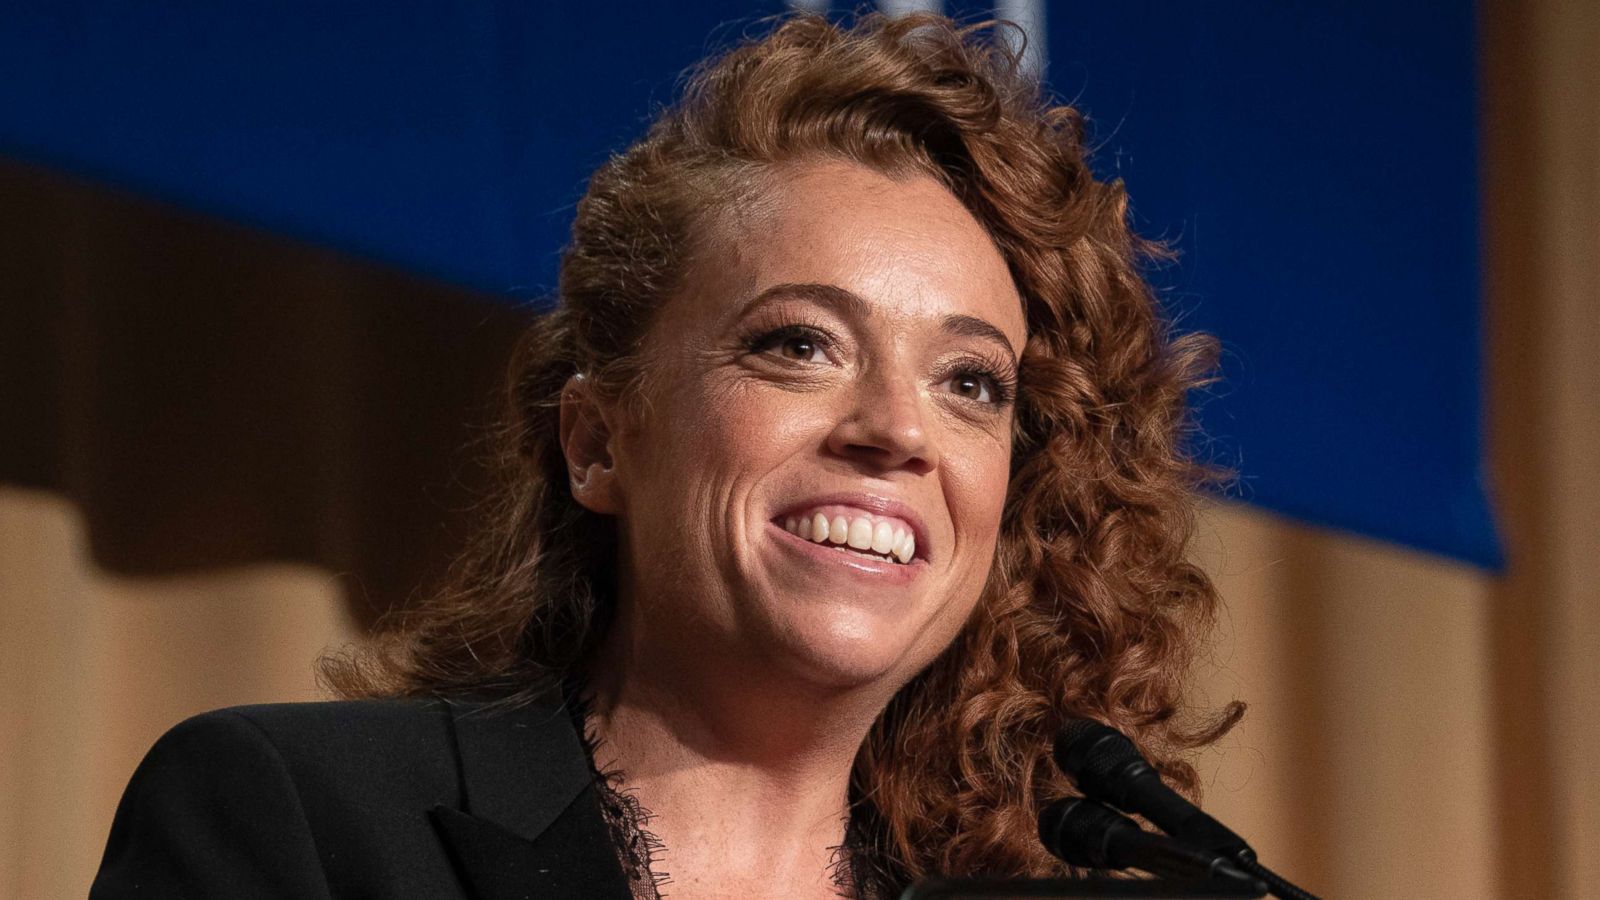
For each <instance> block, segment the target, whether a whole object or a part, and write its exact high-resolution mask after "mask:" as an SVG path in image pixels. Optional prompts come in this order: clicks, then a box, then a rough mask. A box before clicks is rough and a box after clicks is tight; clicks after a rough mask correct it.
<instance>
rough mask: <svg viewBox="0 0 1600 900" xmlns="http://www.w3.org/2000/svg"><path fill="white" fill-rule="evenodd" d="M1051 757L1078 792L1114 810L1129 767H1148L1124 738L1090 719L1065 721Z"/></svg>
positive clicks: (1118, 732) (1120, 733)
mask: <svg viewBox="0 0 1600 900" xmlns="http://www.w3.org/2000/svg"><path fill="white" fill-rule="evenodd" d="M1051 755H1052V756H1054V757H1055V761H1056V765H1057V766H1060V767H1061V771H1063V772H1065V773H1066V774H1067V775H1069V776H1071V777H1072V780H1073V781H1075V782H1077V784H1078V789H1079V790H1081V791H1083V792H1084V793H1085V794H1087V795H1089V796H1090V797H1093V798H1095V799H1097V800H1105V801H1107V802H1109V803H1111V804H1112V805H1115V806H1121V805H1122V804H1121V803H1120V802H1119V800H1120V798H1121V794H1122V785H1123V782H1124V778H1123V774H1124V773H1125V772H1126V771H1127V768H1128V766H1129V765H1130V764H1133V763H1143V764H1144V765H1145V766H1149V763H1146V762H1145V759H1144V757H1143V756H1142V755H1141V754H1140V753H1139V748H1138V747H1135V746H1134V744H1133V741H1131V740H1129V739H1128V738H1127V736H1126V735H1124V734H1123V733H1122V732H1120V731H1118V730H1116V729H1115V728H1112V727H1111V726H1109V725H1102V724H1101V723H1099V722H1095V721H1093V720H1091V719H1072V720H1070V721H1068V722H1067V724H1066V725H1065V726H1064V727H1062V729H1061V730H1060V731H1059V732H1057V733H1056V743H1055V747H1054V750H1053V753H1052V754H1051Z"/></svg>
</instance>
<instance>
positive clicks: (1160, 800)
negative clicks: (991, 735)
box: [1054, 719, 1255, 858]
mask: <svg viewBox="0 0 1600 900" xmlns="http://www.w3.org/2000/svg"><path fill="white" fill-rule="evenodd" d="M1054 755H1055V760H1056V765H1058V766H1060V767H1061V771H1063V772H1065V773H1067V774H1068V775H1070V776H1072V780H1073V781H1075V782H1077V784H1078V789H1079V790H1081V791H1083V793H1084V794H1085V795H1086V796H1088V797H1091V798H1093V799H1095V800H1100V801H1103V802H1105V803H1109V804H1111V805H1112V806H1115V807H1116V808H1118V809H1121V810H1124V811H1126V812H1130V813H1136V814H1138V815H1141V816H1144V817H1145V818H1146V819H1149V820H1150V821H1151V822H1153V823H1154V824H1155V826H1156V827H1157V828H1160V829H1161V830H1162V831H1165V832H1166V833H1167V834H1169V835H1171V836H1172V837H1174V838H1177V839H1178V840H1180V841H1182V842H1183V843H1185V844H1188V845H1189V846H1191V847H1195V848H1197V849H1200V850H1209V851H1213V852H1216V853H1220V854H1223V855H1225V856H1229V857H1233V858H1239V857H1240V855H1241V854H1249V856H1250V857H1251V858H1254V857H1255V851H1253V850H1251V849H1250V845H1249V844H1247V843H1245V841H1244V838H1242V837H1239V836H1238V835H1237V834H1234V833H1233V832H1232V831H1229V830H1228V829H1227V828H1226V827H1224V826H1223V824H1222V823H1221V822H1218V821H1217V820H1216V819H1213V818H1211V817H1210V816H1208V815H1206V814H1205V813H1203V812H1201V811H1200V809H1199V807H1196V806H1195V805H1194V804H1193V803H1190V802H1189V801H1188V800H1185V799H1184V798H1183V796H1182V795H1180V794H1179V793H1178V792H1177V791H1174V790H1173V789H1172V788H1169V787H1167V785H1166V783H1165V782H1163V781H1162V780H1161V775H1160V774H1159V773H1157V772H1156V770H1155V767H1154V766H1152V765H1150V763H1149V762H1148V761H1146V760H1145V758H1144V757H1143V756H1142V755H1140V753H1139V748H1137V747H1135V746H1134V745H1133V741H1131V740H1129V739H1128V738H1127V737H1126V736H1125V735H1123V734H1122V732H1120V731H1117V730H1116V729H1114V728H1111V727H1109V726H1106V725H1102V724H1100V723H1099V722H1095V721H1091V720H1089V719H1073V720H1071V721H1069V722H1068V723H1067V724H1066V727H1064V728H1062V729H1061V731H1060V732H1059V733H1058V734H1057V735H1056V744H1055V753H1054Z"/></svg>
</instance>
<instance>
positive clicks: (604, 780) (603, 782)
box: [566, 685, 672, 900]
mask: <svg viewBox="0 0 1600 900" xmlns="http://www.w3.org/2000/svg"><path fill="white" fill-rule="evenodd" d="M572 688H573V689H571V690H568V691H567V692H566V700H567V709H568V711H569V712H570V713H571V715H572V723H573V725H574V726H575V727H576V728H577V730H578V740H579V741H580V742H581V743H582V744H583V753H584V755H585V756H586V757H588V759H589V772H590V774H591V775H593V776H594V787H595V795H596V797H597V798H598V799H599V801H600V815H601V817H602V818H604V819H605V820H606V829H607V830H608V831H610V832H611V844H612V847H613V848H614V849H615V850H616V852H617V862H618V863H620V864H621V865H622V874H623V877H624V878H626V879H627V882H628V891H629V892H630V893H631V894H632V895H633V900H662V896H663V895H662V893H661V888H662V886H663V885H666V884H669V883H671V881H672V876H671V875H670V874H669V873H667V872H656V871H655V869H654V868H653V864H654V863H655V861H656V859H657V857H659V856H660V855H661V854H662V853H663V852H665V851H666V846H665V845H664V844H662V843H661V839H660V838H658V837H656V836H655V835H654V834H652V833H651V832H650V830H649V829H648V828H646V827H645V826H647V825H648V824H649V823H650V820H651V819H654V818H655V814H654V813H652V812H650V810H648V809H645V807H644V804H642V803H640V802H639V797H638V796H637V795H636V794H635V793H634V792H633V791H632V790H631V789H629V788H628V787H627V786H626V783H625V778H624V777H623V773H622V770H620V769H611V770H601V768H600V766H599V763H598V762H596V760H598V759H599V753H598V751H599V749H600V747H601V746H602V744H603V743H604V742H603V741H602V740H601V739H600V737H599V736H598V735H596V734H595V723H594V716H593V715H591V714H590V709H589V697H588V696H587V695H586V694H585V693H583V692H582V690H581V688H580V687H579V686H577V685H573V686H572Z"/></svg>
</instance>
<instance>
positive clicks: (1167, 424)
mask: <svg viewBox="0 0 1600 900" xmlns="http://www.w3.org/2000/svg"><path fill="white" fill-rule="evenodd" d="M818 157H828V158H834V159H843V160H848V161H852V162H854V163H857V164H860V165H863V166H868V167H871V168H873V169H876V170H879V171H882V172H884V173H886V174H890V175H894V176H901V175H907V174H917V173H925V174H928V175H931V176H932V177H934V178H937V179H938V180H939V181H940V182H941V183H943V184H944V185H945V186H946V187H948V188H949V190H950V191H951V192H952V193H953V194H954V195H955V196H956V197H957V198H959V199H960V201H961V202H962V203H963V204H964V205H965V206H966V208H967V209H968V210H969V211H970V212H971V213H972V215H973V216H974V217H975V218H976V219H977V220H978V221H979V222H980V223H982V224H983V226H984V227H985V228H986V229H987V230H988V232H989V234H990V235H991V236H992V238H993V239H994V241H995V243H996V245H997V246H998V247H999V248H1000V251H1001V253H1002V254H1003V255H1004V257H1005V259H1006V260H1007V261H1008V263H1009V265H1010V268H1011V271H1012V274H1013V276H1014V278H1015V279H1016V283H1017V286H1018V289H1019V291H1020V293H1021V295H1022V296H1023V297H1024V298H1025V304H1026V310H1025V312H1026V318H1027V323H1028V333H1029V337H1028V342H1027V346H1026V348H1025V352H1024V355H1023V360H1022V373H1021V386H1020V390H1019V396H1018V406H1017V410H1018V412H1017V417H1016V425H1015V433H1014V439H1013V468H1012V476H1011V483H1010V492H1009V496H1008V497H1007V500H1006V505H1005V513H1004V518H1003V521H1002V525H1001V533H1000V536H999V543H998V549H997V552H996V557H995V561H994V566H993V569H992V572H991V575H990V578H989V581H988V584H987V585H986V587H985V589H984V593H983V596H982V598H981V599H980V601H979V604H978V606H977V609H976V611H975V612H974V615H973V617H972V619H971V620H970V621H969V622H968V623H967V626H966V627H965V629H964V631H963V632H962V633H961V634H960V636H959V637H958V638H957V639H956V641H955V642H954V643H953V645H952V646H951V647H950V648H948V650H947V651H946V652H945V653H943V654H942V655H941V656H940V657H939V658H938V659H937V660H936V661H935V662H934V664H933V665H932V666H930V667H929V668H928V669H927V670H926V671H924V672H923V673H922V674H920V675H919V676H918V677H916V678H915V679H914V680H913V681H912V682H910V683H909V684H907V685H906V686H905V688H904V689H903V690H902V691H901V692H900V693H899V694H898V695H897V696H896V698H895V699H894V700H893V701H892V702H891V703H890V705H889V707H888V708H887V709H886V710H885V711H884V713H883V714H882V716H881V717H880V718H879V720H878V722H877V723H876V724H875V726H874V727H873V729H872V731H871V733H870V735H869V737H868V740H867V741H866V743H865V744H864V745H863V747H862V748H861V751H860V754H859V756H858V758H857V761H856V766H855V770H854V775H853V794H854V798H853V799H854V801H855V803H856V808H857V822H858V825H859V827H860V829H861V831H862V834H864V836H865V838H866V840H867V842H868V846H869V853H868V854H867V856H868V862H869V863H871V866H870V868H869V869H868V870H866V871H864V872H863V874H864V876H865V877H867V878H868V879H869V880H870V881H871V882H873V883H874V884H876V885H877V886H878V887H880V888H881V889H884V890H886V891H888V892H890V893H892V892H894V891H895V890H897V889H898V888H899V886H901V885H903V884H904V883H905V882H907V881H909V880H911V879H914V878H916V877H919V876H922V875H925V874H931V873H939V874H943V875H953V876H960V875H1043V874H1049V873H1056V872H1059V871H1060V870H1061V865H1060V864H1059V863H1058V862H1057V861H1055V860H1054V859H1052V858H1051V857H1050V856H1049V855H1048V854H1047V853H1046V852H1045V851H1044V850H1043V848H1042V847H1041V846H1040V843H1039V840H1038V838H1037V837H1036V824H1035V823H1036V819H1037V815H1038V810H1039V808H1040V806H1041V805H1042V804H1044V803H1047V802H1049V801H1050V800H1053V799H1056V798H1059V797H1062V796H1067V795H1069V794H1070V793H1071V792H1072V791H1071V786H1070V784H1069V783H1068V782H1067V781H1066V780H1065V779H1064V778H1063V777H1062V776H1061V775H1060V774H1059V773H1058V772H1057V771H1055V769H1054V767H1053V765H1052V764H1051V762H1050V759H1049V757H1050V745H1051V741H1052V738H1053V735H1054V733H1055V731H1056V730H1057V729H1058V728H1059V727H1060V726H1061V724H1062V723H1063V721H1064V720H1065V719H1066V718H1069V717H1075V716H1083V717H1090V718H1094V719H1098V720H1100V721H1103V722H1107V723H1110V724H1112V725H1114V726H1115V727H1118V728H1120V729H1122V730H1124V731H1126V732H1127V733H1129V734H1130V736H1132V737H1133V738H1134V739H1135V741H1136V742H1137V743H1138V744H1139V745H1140V746H1141V748H1142V749H1143V750H1144V751H1145V753H1146V754H1147V756H1149V757H1150V758H1151V760H1152V761H1153V762H1154V763H1155V764H1156V765H1157V766H1158V768H1160V769H1161V770H1162V771H1163V773H1164V774H1165V775H1166V776H1167V777H1168V778H1169V779H1171V780H1172V781H1174V782H1175V783H1176V784H1177V785H1178V786H1180V787H1181V788H1183V789H1185V790H1188V791H1190V792H1191V793H1192V792H1194V791H1195V788H1196V784H1195V775H1194V770H1193V769H1192V768H1191V767H1190V766H1188V765H1187V764H1186V763H1185V762H1183V757H1184V754H1185V752H1186V751H1188V750H1190V749H1192V748H1194V747H1196V746H1198V745H1200V744H1203V743H1205V742H1208V741H1210V740H1212V739H1214V738H1215V737H1216V736H1217V735H1218V734H1220V733H1221V732H1222V731H1223V730H1225V729H1226V728H1227V727H1228V726H1229V725H1231V724H1232V722H1233V721H1234V720H1236V719H1237V717H1238V716H1239V715H1240V713H1241V707H1239V705H1238V704H1234V705H1232V706H1230V707H1228V708H1227V709H1225V710H1223V711H1222V712H1221V713H1220V714H1217V715H1214V716H1210V717H1201V718H1199V719H1198V720H1193V721H1192V722H1191V724H1190V725H1185V724H1183V723H1184V722H1185V721H1186V718H1185V716H1184V715H1182V714H1183V713H1185V712H1186V708H1185V704H1184V686H1185V677H1186V673H1187V671H1188V668H1189V664H1190V661H1191V659H1192V657H1193V655H1194V652H1195V650H1196V648H1197V642H1198V641H1199V640H1201V639H1202V638H1203V637H1204V636H1205V635H1206V634H1207V633H1208V631H1209V625H1210V621H1211V619H1212V617H1213V615H1214V613H1215V609H1216V606H1217V603H1218V600H1217V595H1216V592H1215V590H1214V588H1213V586H1212V584H1211V582H1210V581H1209V580H1208V579H1207V577H1206V576H1205V574H1204V573H1203V572H1201V571H1200V570H1199V569H1198V568H1197V567H1196V566H1194V565H1193V564H1192V563H1190V562H1189V561H1188V560H1187V558H1186V555H1185V550H1186V546H1187V544H1188V541H1189V536H1190V532H1191V529H1192V527H1193V524H1192V523H1193V514H1194V509H1193V504H1194V502H1195V494H1194V491H1195V489H1196V488H1197V487H1198V486H1200V485H1202V484H1204V483H1206V482H1207V481H1209V480H1212V479H1213V478H1214V477H1215V476H1216V473H1215V472H1213V471H1212V470H1210V469H1208V468H1207V467H1205V466H1202V465H1199V464H1197V463H1195V462H1194V461H1193V460H1192V459H1191V458H1190V457H1189V456H1187V455H1186V453H1185V450H1184V443H1183V439H1184V435H1185V432H1186V431H1187V430H1188V429H1189V427H1190V416H1189V412H1188V408H1187V405H1186V397H1187V392H1188V391H1189V390H1190V389H1192V388H1194V387H1196V386H1197V385H1199V384H1201V383H1203V381H1204V380H1205V378H1206V376H1207V373H1208V372H1210V371H1211V366H1212V359H1213V355H1214V345H1213V342H1211V341H1210V340H1209V339H1208V338H1205V337H1203V336H1198V335H1186V336H1183V337H1176V338H1175V337H1173V336H1172V335H1171V333H1170V328H1169V326H1168V323H1167V322H1166V321H1165V320H1164V319H1163V317H1162V315H1161V311H1160V309H1159V307H1158V305H1157V303H1156V302H1155V299H1154V297H1153V295H1152V292H1151V290H1150V288H1149V286H1148V285H1147V284H1146V283H1145V281H1144V279H1143V278H1142V276H1141V274H1140V268H1139V267H1140V265H1141V263H1142V261H1143V260H1145V259H1147V258H1149V256H1150V255H1151V254H1152V253H1153V252H1154V251H1155V249H1156V248H1154V247H1152V246H1151V245H1149V244H1147V243H1145V242H1143V241H1141V240H1140V239H1139V238H1138V237H1136V236H1135V235H1134V233H1133V232H1132V231H1131V229H1130V228H1129V226H1128V223H1127V203H1126V198H1125V196H1124V193H1123V188H1122V185H1121V184H1120V183H1118V182H1104V181H1099V180H1097V179H1096V178H1095V177H1094V175H1093V173H1092V172H1091V171H1090V168H1089V166H1088V164H1087V162H1086V160H1085V149H1084V145H1083V133H1082V118H1081V116H1080V114H1079V113H1078V112H1077V111H1076V110H1075V109H1073V108H1072V107H1070V106H1060V105H1054V106H1053V105H1050V104H1049V103H1048V102H1047V100H1046V99H1045V98H1044V97H1043V96H1042V95H1041V92H1040V89H1039V86H1038V84H1037V82H1035V81H1033V80H1031V79H1030V78H1028V77H1027V76H1025V75H1023V74H1022V73H1021V72H1020V70H1019V65H1018V59H1017V57H1016V55H1015V54H1014V53H1013V52H1012V51H1011V50H1010V49H1008V46H1007V44H1006V42H1004V41H999V40H994V39H993V35H992V33H990V32H989V31H988V29H987V28H986V27H985V26H970V27H958V26H956V25H955V24H953V23H951V22H950V21H949V20H947V19H944V18H941V17H938V16H931V15H911V16H906V17H903V18H898V19H889V18H885V17H882V16H877V15H872V16H866V17H864V18H862V19H861V20H860V21H858V22H856V23H855V24H854V25H851V26H848V27H846V26H842V25H836V24H833V23H830V22H829V21H827V20H825V19H824V18H821V17H817V16H807V15H801V16H795V17H791V18H787V19H785V20H783V21H782V22H781V23H780V24H779V25H778V27H776V28H775V29H774V30H773V31H772V32H771V33H770V34H769V35H767V36H766V37H764V38H761V39H759V40H755V41H751V42H747V43H745V44H743V45H741V46H739V47H736V48H735V49H733V50H731V51H729V52H727V53H726V54H724V55H722V56H720V57H717V58H714V59H711V60H709V61H707V62H706V63H704V64H703V65H702V66H701V67H700V68H698V69H697V70H696V71H695V72H694V73H692V75H691V78H690V80H689V82H688V84H687V87H686V89H685V92H684V96H683V98H682V100H681V101H680V102H679V103H677V104H676V105H674V106H673V107H671V108H669V109H667V110H666V111H665V112H664V113H663V114H662V115H661V116H660V117H659V118H658V119H657V120H656V121H655V122H654V124H653V125H652V126H651V128H650V130H649V132H648V134H647V135H646V136H645V137H644V138H643V139H641V140H640V141H639V142H637V143H635V144H634V145H633V146H631V147H629V148H628V149H627V150H626V151H625V152H623V153H622V154H620V155H617V156H615V157H613V158H612V159H611V160H610V161H609V162H607V163H606V164H605V165H604V166H603V167H602V168H601V169H600V170H599V171H598V172H596V173H595V175H594V176H593V178H592V180H591V181H590V184H589V188H588V192H587V194H586V195H585V197H584V198H583V200H582V202H580V203H579V205H578V210H577V217H576V221H575V224H574V226H573V237H572V243H571V245H570V247H569V248H568V249H567V251H566V253H565V255H564V257H563V259H562V269H561V280H560V286H559V289H558V294H559V298H558V301H559V302H558V304H557V305H556V307H555V308H554V310H552V311H551V312H549V313H547V314H545V315H544V316H542V317H540V318H539V320H538V321H536V322H535V323H534V324H533V325H532V326H531V327H530V329H529V332H528V334H527V336H526V338H525V339H524V340H523V341H522V343H521V345H520V347H519V350H518V352H517V354H516V355H515V358H514V359H513V361H512V364H511V368H510V373H509V374H510V384H509V399H510V403H509V408H508V412H507V416H506V418H505V422H504V427H503V429H502V430H501V431H500V432H499V434H498V435H497V437H498V439H499V444H500V455H501V458H502V460H503V465H502V466H501V470H502V472H503V475H504V477H503V481H502V483H501V484H500V485H499V486H498V490H497V491H496V492H495V493H494V494H493V495H492V497H491V498H490V499H489V500H488V501H487V502H488V504H489V509H488V510H487V518H486V524H485V527H484V528H483V530H482V532H481V534H479V535H478V537H477V539H476V541H475V543H474V544H473V546H472V547H471V549H470V551H469V552H468V553H467V554H466V555H465V556H464V557H463V558H462V560H461V562H460V564H459V565H458V566H457V568H456V569H455V570H454V578H453V581H452V586H451V587H450V588H449V589H448V590H446V591H444V592H442V593H441V594H440V595H439V596H438V597H436V598H434V599H433V600H432V601H431V602H428V603H425V604H421V605H419V606H418V607H416V608H414V609H412V610H409V611H407V612H405V613H403V614H402V615H401V617H400V619H399V621H398V622H397V623H396V624H395V625H394V627H393V628H392V630H390V631H389V632H388V633H387V635H386V637H385V638H384V640H383V641H381V642H379V643H378V644H377V645H376V646H375V647H374V648H373V649H372V650H371V651H370V652H369V653H368V654H367V655H365V656H358V657H342V658H335V659H331V660H329V662H328V666H327V669H326V671H327V672H328V674H329V676H330V678H331V680H332V681H333V683H334V684H335V685H336V686H337V687H339V688H341V689H342V690H343V691H344V692H345V693H369V694H370V693H411V694H423V693H440V692H447V693H448V692H464V691H473V692H479V693H482V692H485V691H491V692H498V693H501V694H504V695H507V696H515V695H526V694H528V693H530V692H534V691H539V690H546V689H548V688H549V687H550V685H551V684H553V683H555V682H558V681H560V680H561V679H563V678H565V677H567V676H568V675H570V674H572V673H574V672H577V671H581V669H582V667H583V666H584V664H585V662H586V661H587V660H588V659H589V656H590V654H591V653H592V651H593V650H594V649H595V647H596V646H597V645H598V643H599V641H600V639H601V638H602V636H603V635H604V633H605V629H606V626H607V624H608V623H609V621H610V615H611V609H612V605H613V591H614V584H613V582H612V576H611V575H610V574H609V573H610V572H611V571H612V570H613V569H614V564H615V558H616V534H615V529H614V527H613V525H612V523H611V522H610V521H609V520H608V519H605V518H603V517H599V516H595V515H594V514H592V513H589V512H587V511H586V510H584V509H583V508H582V507H581V506H579V505H578V504H577V503H576V502H574V501H573V499H572V497H571V496H570V494H569V492H568V487H567V477H566V465H565V460H564V459H563V456H562V450H561V447H560V445H559V442H558V440H557V433H558V430H557V424H558V412H557V410H558V400H559V396H560V391H561V390H562V387H563V385H564V384H565V383H566V382H567V379H568V378H569V377H570V376H571V375H573V374H574V373H579V372H582V373H586V374H587V375H588V376H589V377H590V378H591V379H592V380H593V382H594V384H595V385H596V387H597V388H598V389H599V390H600V391H602V392H603V393H605V394H609V395H610V396H612V397H615V398H626V397H630V396H640V395H641V394H642V393H643V392H640V391H635V390H630V388H633V387H636V386H637V385H638V384H639V383H640V381H641V380H642V379H647V378H648V377H649V372H648V371H647V370H646V369H645V367H644V366H643V365H642V363H641V362H640V360H639V357H638V354H637V349H638V348H639V347H640V346H641V344H642V341H643V337H644V335H645V334H646V332H647V331H648V329H649V327H650V323H651V321H652V318H653V315H654V313H655V311H656V310H657V309H658V308H659V307H660V306H661V304H662V303H663V301H664V300H665V299H666V298H667V297H669V296H670V295H671V294H672V292H673V291H674V289H675V288H676V287H677V286H678V285H679V284H680V283H681V282H682V280H683V278H684V273H685V269H686V268H687V266H688V265H689V264H690V261H691V260H692V257H693V255H694V254H693V249H694V242H695V240H696V239H697V237H698V235H699V234H701V233H702V232H703V231H704V230H705V229H704V226H705V225H706V223H707V222H708V219H709V217H712V216H715V215H716V214H717V213H718V212H719V211H720V210H722V209H725V208H727V206H728V204H731V203H735V202H738V201H739V200H741V199H743V198H748V197H749V196H751V194H752V192H758V191H759V190H760V189H761V184H762V179H763V178H764V177H776V175H775V173H777V172H778V170H779V167H780V165H781V164H784V163H790V162H794V161H798V160H805V159H808V158H818Z"/></svg>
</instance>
